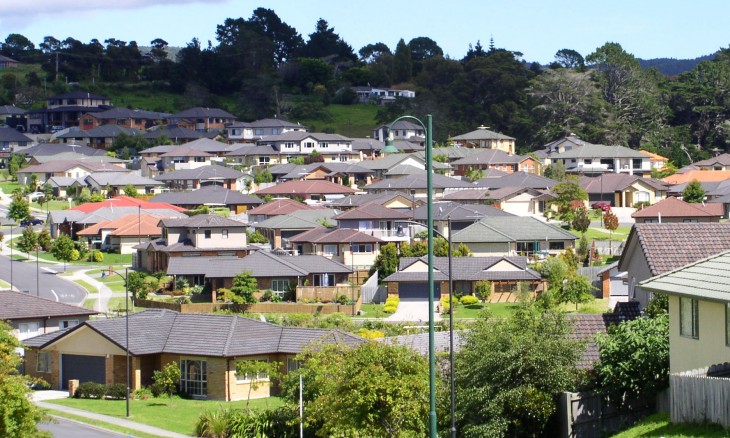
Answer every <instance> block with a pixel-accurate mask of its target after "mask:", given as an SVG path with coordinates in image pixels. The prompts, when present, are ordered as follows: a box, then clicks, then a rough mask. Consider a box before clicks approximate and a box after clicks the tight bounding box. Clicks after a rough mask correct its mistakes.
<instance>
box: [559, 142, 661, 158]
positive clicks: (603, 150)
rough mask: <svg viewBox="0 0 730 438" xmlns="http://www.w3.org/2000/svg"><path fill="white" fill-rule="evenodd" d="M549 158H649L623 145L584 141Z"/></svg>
mask: <svg viewBox="0 0 730 438" xmlns="http://www.w3.org/2000/svg"><path fill="white" fill-rule="evenodd" d="M551 158H552V159H558V160H563V159H572V158H649V156H648V155H647V154H645V153H643V152H639V151H636V150H633V149H629V148H627V147H624V146H605V145H602V144H591V143H585V144H584V145H583V146H578V147H574V148H573V149H570V150H567V151H565V152H562V153H559V154H555V155H552V156H551Z"/></svg>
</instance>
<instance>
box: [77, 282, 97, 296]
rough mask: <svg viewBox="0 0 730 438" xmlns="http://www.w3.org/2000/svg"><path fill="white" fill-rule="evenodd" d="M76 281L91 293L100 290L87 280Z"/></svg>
mask: <svg viewBox="0 0 730 438" xmlns="http://www.w3.org/2000/svg"><path fill="white" fill-rule="evenodd" d="M74 283H76V284H78V285H79V286H81V287H83V288H84V289H86V291H87V292H88V293H90V294H96V293H98V290H97V289H96V287H95V286H92V285H90V284H89V283H87V282H85V281H84V280H74Z"/></svg>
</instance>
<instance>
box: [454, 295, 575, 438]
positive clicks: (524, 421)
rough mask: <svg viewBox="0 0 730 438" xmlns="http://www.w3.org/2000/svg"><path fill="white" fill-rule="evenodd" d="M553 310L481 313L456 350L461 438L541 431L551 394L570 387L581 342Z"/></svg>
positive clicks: (525, 306) (549, 409)
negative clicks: (504, 315)
mask: <svg viewBox="0 0 730 438" xmlns="http://www.w3.org/2000/svg"><path fill="white" fill-rule="evenodd" d="M571 332H572V327H571V325H570V324H569V323H568V322H567V321H566V320H565V318H564V316H563V315H562V314H560V313H559V312H557V311H551V310H548V311H547V312H543V311H542V309H538V308H537V307H536V306H535V305H534V304H531V303H529V304H528V303H522V304H521V305H520V307H519V308H518V310H517V311H516V312H515V313H514V314H513V315H512V316H510V317H509V318H507V319H500V318H490V317H489V312H488V311H487V312H484V313H483V314H482V315H481V316H480V318H479V319H478V321H477V322H476V323H474V324H473V325H471V326H470V329H469V330H468V331H466V332H464V337H465V340H464V341H465V344H464V345H468V346H469V348H462V349H461V350H459V352H457V353H456V364H455V372H456V391H457V394H459V397H457V400H456V403H457V406H456V416H457V423H458V429H459V431H460V432H461V436H464V437H484V436H489V437H528V436H540V435H541V434H542V432H543V431H544V430H545V427H546V425H547V421H548V419H549V418H550V416H551V415H552V414H553V412H554V411H555V409H556V405H555V397H556V396H557V395H558V394H559V393H561V392H563V391H566V390H570V389H573V386H574V384H575V370H576V365H577V363H578V360H579V358H580V355H581V352H582V344H581V343H579V342H576V341H574V340H572V338H571V336H570V333H571Z"/></svg>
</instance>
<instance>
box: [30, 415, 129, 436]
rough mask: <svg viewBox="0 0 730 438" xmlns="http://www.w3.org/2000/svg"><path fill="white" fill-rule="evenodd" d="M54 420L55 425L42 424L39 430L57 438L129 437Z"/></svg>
mask: <svg viewBox="0 0 730 438" xmlns="http://www.w3.org/2000/svg"><path fill="white" fill-rule="evenodd" d="M54 419H55V421H54V422H53V423H41V424H39V425H38V428H39V429H40V430H45V431H48V432H51V434H52V435H53V436H54V437H55V438H119V437H126V436H129V435H126V434H121V433H116V432H110V431H107V430H104V429H99V428H98V427H94V426H90V425H88V424H84V423H79V422H77V421H73V420H67V419H65V418H59V417H54Z"/></svg>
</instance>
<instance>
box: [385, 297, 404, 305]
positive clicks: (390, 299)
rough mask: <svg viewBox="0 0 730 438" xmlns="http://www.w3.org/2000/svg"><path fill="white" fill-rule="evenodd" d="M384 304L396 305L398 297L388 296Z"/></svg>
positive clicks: (398, 302) (398, 301) (398, 300)
mask: <svg viewBox="0 0 730 438" xmlns="http://www.w3.org/2000/svg"><path fill="white" fill-rule="evenodd" d="M385 304H386V305H388V304H392V305H394V306H398V304H400V298H398V297H396V296H390V297H388V298H386V299H385Z"/></svg>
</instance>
